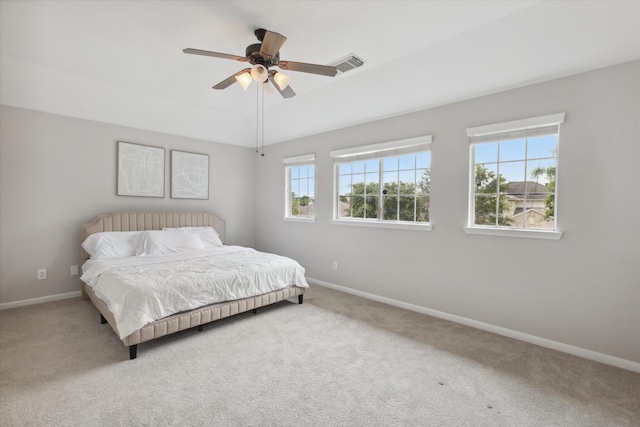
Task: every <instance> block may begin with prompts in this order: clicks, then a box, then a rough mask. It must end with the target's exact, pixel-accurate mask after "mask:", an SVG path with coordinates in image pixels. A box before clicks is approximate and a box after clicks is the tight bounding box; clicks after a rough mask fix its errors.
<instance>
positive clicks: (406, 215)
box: [398, 196, 416, 221]
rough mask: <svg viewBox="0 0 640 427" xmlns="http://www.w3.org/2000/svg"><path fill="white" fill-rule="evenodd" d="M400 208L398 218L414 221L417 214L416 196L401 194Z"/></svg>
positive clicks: (399, 199)
mask: <svg viewBox="0 0 640 427" xmlns="http://www.w3.org/2000/svg"><path fill="white" fill-rule="evenodd" d="M398 203H399V207H400V210H399V212H398V219H399V220H400V221H413V220H414V218H415V216H414V214H415V207H416V204H415V198H414V197H413V196H400V197H399V198H398Z"/></svg>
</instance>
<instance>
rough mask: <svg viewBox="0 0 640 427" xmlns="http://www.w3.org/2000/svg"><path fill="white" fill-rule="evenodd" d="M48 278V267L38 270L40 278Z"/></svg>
mask: <svg viewBox="0 0 640 427" xmlns="http://www.w3.org/2000/svg"><path fill="white" fill-rule="evenodd" d="M46 278H47V269H46V268H41V269H40V270H38V280H44V279H46Z"/></svg>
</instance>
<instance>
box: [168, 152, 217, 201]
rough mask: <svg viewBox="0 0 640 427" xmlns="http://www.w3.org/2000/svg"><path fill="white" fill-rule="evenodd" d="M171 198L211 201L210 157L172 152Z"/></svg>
mask: <svg viewBox="0 0 640 427" xmlns="http://www.w3.org/2000/svg"><path fill="white" fill-rule="evenodd" d="M171 198H173V199H203V200H207V199H209V156H208V155H207V154H197V153H187V152H184V151H177V150H171Z"/></svg>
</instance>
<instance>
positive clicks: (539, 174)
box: [527, 159, 556, 185]
mask: <svg viewBox="0 0 640 427" xmlns="http://www.w3.org/2000/svg"><path fill="white" fill-rule="evenodd" d="M527 171H528V172H529V177H530V179H532V180H534V181H535V182H538V183H540V184H543V185H547V184H549V183H550V182H552V181H555V178H556V159H544V160H530V161H528V162H527Z"/></svg>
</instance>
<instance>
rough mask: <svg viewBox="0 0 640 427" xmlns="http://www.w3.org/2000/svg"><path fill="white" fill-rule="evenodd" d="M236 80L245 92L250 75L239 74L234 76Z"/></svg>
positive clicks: (249, 82)
mask: <svg viewBox="0 0 640 427" xmlns="http://www.w3.org/2000/svg"><path fill="white" fill-rule="evenodd" d="M236 80H237V81H238V83H240V86H242V88H243V89H244V90H247V88H248V87H249V85H250V84H251V81H252V79H251V74H249V73H248V72H247V73H242V74H239V75H237V76H236Z"/></svg>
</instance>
